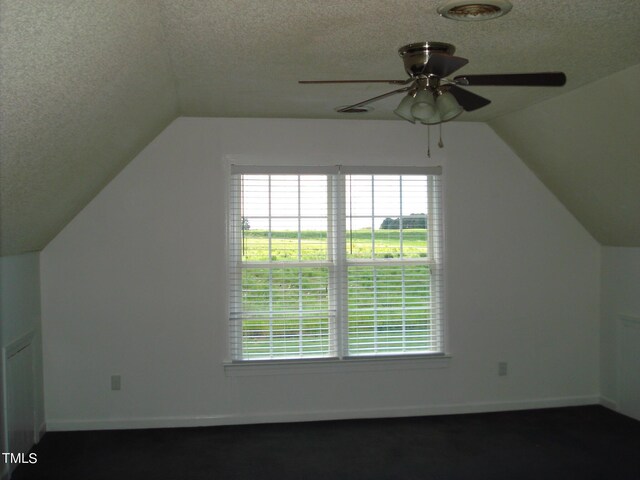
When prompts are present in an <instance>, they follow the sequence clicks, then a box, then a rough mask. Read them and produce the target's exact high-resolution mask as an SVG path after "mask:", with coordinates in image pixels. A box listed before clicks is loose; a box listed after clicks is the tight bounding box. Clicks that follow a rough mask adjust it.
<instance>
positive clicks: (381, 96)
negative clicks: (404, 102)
mask: <svg viewBox="0 0 640 480" xmlns="http://www.w3.org/2000/svg"><path fill="white" fill-rule="evenodd" d="M412 88H413V86H408V87H403V88H399V89H397V90H393V91H391V92H387V93H383V94H382V95H378V96H377V97H373V98H368V99H367V100H363V101H362V102H358V103H354V104H353V105H347V106H346V107H342V108H339V109H338V110H336V111H337V112H341V113H347V112H349V110H351V109H353V108H357V107H364V106H365V105H368V104H369V103H373V102H377V101H378V100H382V99H383V98H387V97H390V96H391V95H395V94H397V93H403V92H408V91H409V90H411V89H412Z"/></svg>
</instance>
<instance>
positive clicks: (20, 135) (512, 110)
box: [0, 0, 640, 255]
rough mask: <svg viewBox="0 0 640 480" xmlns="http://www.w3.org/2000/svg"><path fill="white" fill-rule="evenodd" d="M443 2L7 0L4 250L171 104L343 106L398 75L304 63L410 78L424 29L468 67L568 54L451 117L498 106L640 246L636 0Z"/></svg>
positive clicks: (296, 108) (96, 176) (567, 193)
mask: <svg viewBox="0 0 640 480" xmlns="http://www.w3.org/2000/svg"><path fill="white" fill-rule="evenodd" d="M442 3H445V2H444V1H443V2H440V1H435V0H420V1H416V0H370V1H367V2H346V1H343V0H339V1H323V2H318V1H315V0H297V1H288V0H280V1H274V2H264V1H261V0H235V1H227V0H208V1H205V0H172V1H169V0H157V1H154V0H137V1H127V2H120V1H113V0H90V1H89V0H77V1H73V0H0V60H1V66H2V70H1V73H0V75H1V76H0V104H1V113H0V115H1V117H0V122H1V123H0V160H1V163H0V228H1V230H0V253H1V254H2V255H10V254H16V253H22V252H27V251H34V250H40V249H42V248H43V247H44V246H45V245H46V244H47V243H48V242H49V241H50V240H51V239H52V238H53V237H54V236H55V235H56V233H57V232H58V231H60V229H62V228H63V227H64V225H66V223H68V222H69V221H70V220H71V219H72V218H73V216H75V215H76V214H77V212H78V211H79V210H81V209H82V208H83V207H84V206H85V205H86V204H87V203H88V202H89V201H90V200H91V199H92V198H93V197H94V196H95V194H96V193H97V192H98V191H99V190H100V189H101V188H102V187H103V186H104V185H105V184H106V183H108V182H109V181H110V180H111V179H112V178H113V176H114V175H116V174H117V173H118V172H119V171H120V170H121V169H122V168H123V167H124V166H125V165H126V164H127V163H128V162H129V161H130V160H131V159H132V158H133V157H134V156H135V155H136V154H137V153H138V152H139V151H140V150H141V149H142V148H144V146H146V145H147V144H148V143H149V141H151V140H152V139H153V138H154V137H155V136H156V135H157V134H158V133H159V132H160V131H162V129H164V127H165V126H166V125H168V123H170V122H171V121H172V120H173V119H175V118H176V117H177V116H179V115H191V116H213V117H289V118H339V117H340V118H343V117H341V114H338V113H337V112H335V111H334V107H336V106H340V105H345V104H350V103H354V102H357V101H359V100H362V99H365V98H368V97H371V96H375V95H379V94H381V93H384V92H386V91H388V90H390V89H392V88H393V87H389V86H388V85H379V84H371V85H363V84H359V85H321V86H320V85H298V84H297V80H299V79H318V80H322V79H365V78H366V79H368V78H373V79H375V78H398V79H403V78H405V76H406V75H405V74H404V71H403V68H402V62H401V59H400V58H399V57H398V55H397V49H398V47H400V46H402V45H404V44H407V43H412V42H419V41H443V42H449V43H453V44H454V45H455V46H456V47H457V51H456V54H457V55H459V56H462V57H465V58H468V59H469V60H470V62H469V64H468V65H467V66H465V67H463V69H461V70H460V71H459V73H461V74H462V73H498V72H527V71H551V70H562V71H564V72H566V74H567V77H568V83H567V85H566V86H565V87H563V88H515V87H503V88H493V87H477V88H476V89H475V90H474V91H476V92H477V93H479V94H481V95H483V96H485V97H488V98H490V99H491V100H492V103H491V105H489V106H488V107H485V108H483V109H481V110H478V111H476V112H473V113H465V114H463V115H462V116H461V117H459V121H487V122H489V124H490V125H491V126H492V127H493V128H494V129H495V130H496V132H497V133H498V134H499V135H500V136H501V137H502V138H503V139H505V141H507V143H509V144H510V145H511V146H512V148H514V150H516V152H518V154H519V155H520V156H521V158H523V160H524V161H525V162H526V163H527V164H528V165H529V167H530V168H531V169H532V170H533V171H534V172H535V173H536V174H537V175H538V176H539V177H540V178H541V179H542V180H543V181H544V182H545V183H546V184H547V186H548V187H549V188H550V189H551V190H552V191H553V192H554V193H555V194H556V195H557V196H558V198H559V199H560V200H561V201H563V202H564V203H565V205H566V206H567V208H568V209H569V210H571V211H572V212H573V213H574V215H576V217H577V218H578V219H579V220H580V221H581V222H582V223H583V224H584V225H585V227H586V228H587V229H588V230H589V231H590V232H591V233H592V235H594V237H595V238H596V239H598V240H599V241H600V242H601V243H603V244H607V245H635V246H640V222H639V221H638V220H639V219H640V188H639V187H638V185H639V184H640V181H638V179H639V178H640V159H639V156H640V153H639V151H640V149H639V148H638V140H637V138H638V137H640V135H638V134H636V135H633V132H634V130H635V132H636V133H640V131H639V130H640V128H639V125H638V117H639V116H638V115H637V112H638V98H640V97H639V96H640V94H639V93H638V91H639V90H640V89H638V88H637V85H638V80H639V76H640V74H639V71H640V69H638V68H634V66H635V65H638V64H639V63H640V49H638V48H637V46H638V45H640V27H639V25H640V2H638V1H637V0H610V1H607V2H598V1H595V0H579V1H578V0H575V1H569V0H567V1H558V0H536V1H531V0H512V2H511V3H513V10H512V11H511V12H510V13H509V14H508V15H506V16H505V17H502V18H499V19H496V20H492V21H485V22H473V23H472V22H454V21H451V20H447V19H444V18H442V17H440V16H438V15H437V12H436V9H437V7H438V6H439V5H440V4H442ZM616 72H620V73H617V74H616ZM614 74H615V75H614ZM609 78H611V79H612V80H611V81H610V82H609V81H608V80H607V79H609ZM603 79H604V80H603ZM612 85H613V86H614V87H615V88H611V87H612ZM470 89H471V88H470ZM592 98H593V100H594V101H590V100H591V99H592ZM610 98H613V99H614V100H613V101H609V99H610ZM398 101H399V100H398V98H397V97H393V98H391V99H388V100H383V101H381V102H378V103H376V104H374V107H375V110H374V111H372V112H370V113H367V114H366V117H363V116H359V117H357V118H359V119H362V118H370V119H392V118H394V115H393V113H392V110H393V108H394V107H395V105H396V104H397V103H398ZM625 112H626V113H625ZM618 113H619V114H618ZM591 116H593V118H594V122H590V121H589V120H588V119H589V118H590V117H591ZM399 121H401V120H399ZM603 154H604V155H605V156H607V155H608V156H609V158H607V159H602V158H600V157H601V156H603ZM612 157H615V158H612ZM602 172H606V174H604V175H601V173H602ZM600 184H605V187H606V188H602V185H600ZM621 192H622V193H621ZM610 217H615V219H614V220H611V218H610Z"/></svg>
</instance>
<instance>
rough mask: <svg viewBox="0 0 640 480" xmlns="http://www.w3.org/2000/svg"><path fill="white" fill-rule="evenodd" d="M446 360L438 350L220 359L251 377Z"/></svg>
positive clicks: (422, 365)
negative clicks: (404, 353) (409, 353)
mask: <svg viewBox="0 0 640 480" xmlns="http://www.w3.org/2000/svg"><path fill="white" fill-rule="evenodd" d="M450 361H451V356H449V355H442V354H437V355H412V356H388V357H350V358H344V359H339V358H318V359H309V360H303V359H293V360H243V361H234V362H226V363H224V373H225V375H226V376H227V377H251V376H259V375H294V374H309V373H351V372H373V371H375V372H384V371H392V370H421V369H427V368H428V369H431V368H447V367H448V366H449V363H450Z"/></svg>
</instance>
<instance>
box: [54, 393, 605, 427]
mask: <svg viewBox="0 0 640 480" xmlns="http://www.w3.org/2000/svg"><path fill="white" fill-rule="evenodd" d="M601 401H602V399H601V397H600V396H599V395H584V396H575V397H554V398H542V399H535V400H515V401H507V402H477V403H460V404H445V405H425V406H410V407H394V408H375V409H366V410H325V411H316V412H273V413H252V414H237V413H232V414H223V415H204V416H182V417H168V416H167V417H138V418H105V419H83V420H74V419H60V420H55V419H54V420H48V421H47V425H46V429H47V431H49V432H56V431H69V430H120V429H139V428H173V427H210V426H219V425H241V424H251V423H281V422H309V421H318V420H347V419H361V418H385V417H415V416H425V415H451V414H463V413H484V412H500V411H511V410H529V409H539V408H555V407H576V406H584V405H597V404H600V403H601Z"/></svg>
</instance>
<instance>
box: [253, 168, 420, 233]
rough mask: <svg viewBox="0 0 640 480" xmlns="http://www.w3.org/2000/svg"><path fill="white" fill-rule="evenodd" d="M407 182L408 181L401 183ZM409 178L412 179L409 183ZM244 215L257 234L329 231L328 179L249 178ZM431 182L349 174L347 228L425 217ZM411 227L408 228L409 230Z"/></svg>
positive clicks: (289, 177) (397, 177)
mask: <svg viewBox="0 0 640 480" xmlns="http://www.w3.org/2000/svg"><path fill="white" fill-rule="evenodd" d="M401 178H402V183H401ZM408 179H411V181H409V182H407V180H408ZM244 181H245V183H247V184H250V185H251V188H250V189H245V193H244V203H243V213H242V215H243V217H244V218H245V219H246V221H247V222H248V226H249V228H250V229H252V230H268V229H269V223H271V231H298V229H300V230H301V231H310V230H315V231H326V230H327V218H328V212H327V201H326V199H327V194H328V192H327V190H328V180H327V177H326V176H324V175H304V176H302V177H298V176H296V175H271V179H270V181H269V176H268V175H245V176H244ZM425 182H426V179H424V180H423V179H422V178H421V179H420V180H418V179H415V178H411V177H410V176H404V177H400V176H398V175H388V176H382V175H377V176H376V177H375V181H374V180H373V177H372V176H371V175H347V176H345V205H346V210H347V211H346V215H347V225H346V228H347V229H352V230H361V229H374V230H377V229H379V228H380V226H381V225H382V223H383V221H384V220H385V218H392V219H397V218H399V217H401V216H402V217H406V216H409V215H412V214H413V215H424V214H426V210H427V197H426V185H425ZM405 228H406V227H405Z"/></svg>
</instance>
